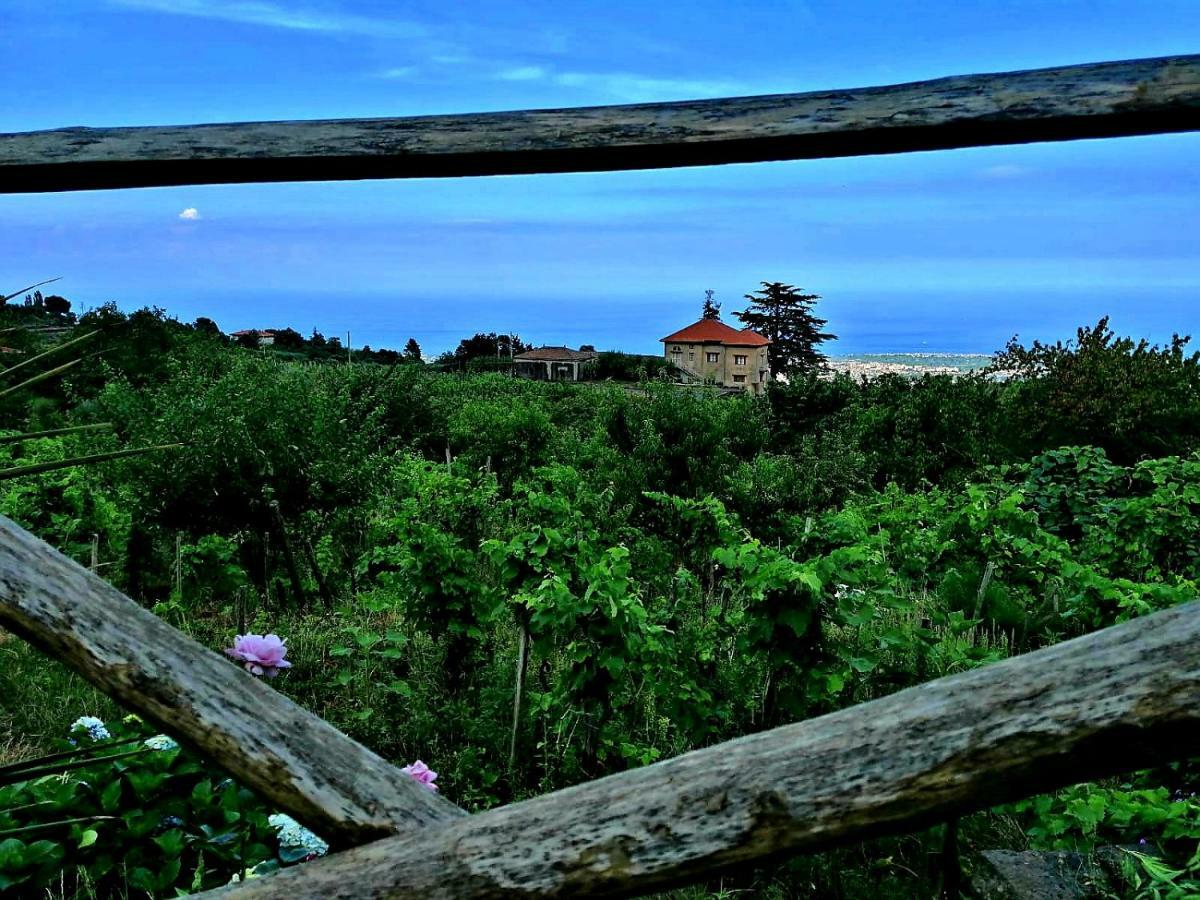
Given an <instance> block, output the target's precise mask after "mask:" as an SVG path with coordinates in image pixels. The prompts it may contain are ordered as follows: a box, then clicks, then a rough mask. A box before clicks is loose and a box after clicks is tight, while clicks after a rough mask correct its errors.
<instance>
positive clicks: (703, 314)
mask: <svg viewBox="0 0 1200 900" xmlns="http://www.w3.org/2000/svg"><path fill="white" fill-rule="evenodd" d="M700 318H701V319H720V318H721V304H720V303H713V292H712V291H705V292H704V306H703V308H702V309H701V310H700Z"/></svg>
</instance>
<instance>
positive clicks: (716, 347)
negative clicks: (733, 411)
mask: <svg viewBox="0 0 1200 900" xmlns="http://www.w3.org/2000/svg"><path fill="white" fill-rule="evenodd" d="M661 340H662V343H663V353H665V354H666V357H667V359H668V360H669V361H670V362H671V363H673V364H674V365H675V367H676V368H678V369H679V370H680V371H682V372H683V373H684V374H685V375H687V376H690V377H691V378H693V379H695V380H697V381H703V382H705V383H706V384H718V385H721V386H722V387H732V388H740V389H741V390H743V391H749V392H750V393H752V394H761V393H762V392H763V391H764V390H765V389H766V384H767V382H768V381H770V380H771V366H770V362H769V360H768V359H767V347H768V346H769V345H770V343H771V342H770V341H769V340H767V339H766V338H765V337H763V336H762V335H761V334H759V333H758V332H756V331H751V330H750V329H748V328H746V329H743V330H741V331H739V330H738V329H736V328H732V327H730V326H729V325H726V324H725V323H724V322H722V321H721V320H720V319H701V320H700V321H699V322H694V323H693V324H691V325H689V326H688V327H687V328H683V329H681V330H679V331H676V332H675V333H674V334H669V335H667V336H666V337H665V338H662V339H661Z"/></svg>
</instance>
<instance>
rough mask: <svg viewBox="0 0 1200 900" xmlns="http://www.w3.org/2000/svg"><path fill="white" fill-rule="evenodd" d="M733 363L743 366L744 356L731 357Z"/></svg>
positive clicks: (744, 362)
mask: <svg viewBox="0 0 1200 900" xmlns="http://www.w3.org/2000/svg"><path fill="white" fill-rule="evenodd" d="M733 364H734V365H735V366H744V365H745V364H746V357H744V356H739V355H735V356H734V357H733Z"/></svg>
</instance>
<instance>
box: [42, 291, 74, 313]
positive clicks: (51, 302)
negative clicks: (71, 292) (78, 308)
mask: <svg viewBox="0 0 1200 900" xmlns="http://www.w3.org/2000/svg"><path fill="white" fill-rule="evenodd" d="M42 303H43V305H44V306H45V309H46V312H49V313H54V314H56V315H60V316H65V315H68V314H69V313H70V312H71V301H70V300H68V299H67V298H66V297H60V296H59V295H58V294H51V295H50V296H49V297H47V298H46V299H45V300H43V301H42Z"/></svg>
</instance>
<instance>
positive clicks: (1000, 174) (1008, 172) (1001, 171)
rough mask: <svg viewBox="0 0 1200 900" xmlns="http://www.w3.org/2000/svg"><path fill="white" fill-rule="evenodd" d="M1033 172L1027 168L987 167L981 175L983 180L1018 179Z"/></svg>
mask: <svg viewBox="0 0 1200 900" xmlns="http://www.w3.org/2000/svg"><path fill="white" fill-rule="evenodd" d="M1031 172H1033V169H1031V168H1029V167H1028V166H1014V165H1001V166H989V167H988V168H986V169H984V170H983V172H982V173H981V174H982V175H983V177H984V178H1020V177H1022V176H1024V175H1028V174H1030V173H1031Z"/></svg>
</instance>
